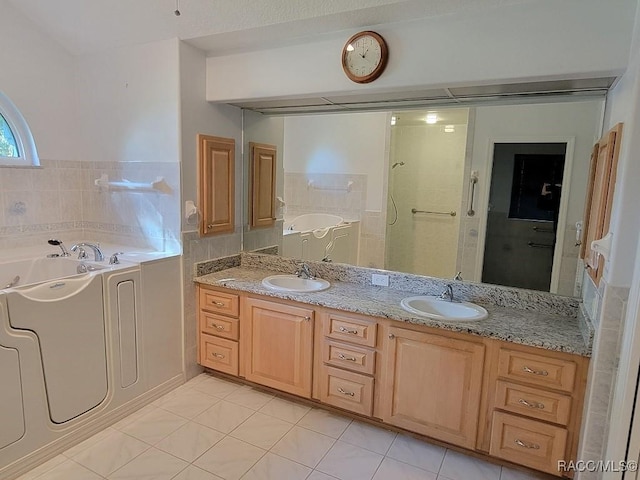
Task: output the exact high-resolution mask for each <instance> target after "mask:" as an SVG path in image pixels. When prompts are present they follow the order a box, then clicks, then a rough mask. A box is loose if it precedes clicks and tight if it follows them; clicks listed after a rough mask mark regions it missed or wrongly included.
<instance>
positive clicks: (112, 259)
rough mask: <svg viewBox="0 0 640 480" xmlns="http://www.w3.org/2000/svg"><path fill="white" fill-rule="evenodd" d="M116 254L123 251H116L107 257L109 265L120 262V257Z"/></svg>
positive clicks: (122, 253)
mask: <svg viewBox="0 0 640 480" xmlns="http://www.w3.org/2000/svg"><path fill="white" fill-rule="evenodd" d="M118 255H124V252H116V253H114V254H113V255H111V256H110V257H109V265H118V264H119V263H120V259H119V258H118Z"/></svg>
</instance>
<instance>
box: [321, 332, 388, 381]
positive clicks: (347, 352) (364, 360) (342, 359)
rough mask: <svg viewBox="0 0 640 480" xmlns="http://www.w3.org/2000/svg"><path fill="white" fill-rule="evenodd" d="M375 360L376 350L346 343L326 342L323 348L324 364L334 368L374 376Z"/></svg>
mask: <svg viewBox="0 0 640 480" xmlns="http://www.w3.org/2000/svg"><path fill="white" fill-rule="evenodd" d="M375 358H376V352H375V350H369V349H368V348H362V347H356V346H353V345H348V344H346V343H338V342H334V341H331V340H326V341H325V343H324V345H323V347H322V361H323V362H325V363H328V364H329V365H333V366H334V367H340V368H347V369H349V370H354V371H356V372H360V373H365V374H368V375H373V372H374V371H375V368H376V366H375Z"/></svg>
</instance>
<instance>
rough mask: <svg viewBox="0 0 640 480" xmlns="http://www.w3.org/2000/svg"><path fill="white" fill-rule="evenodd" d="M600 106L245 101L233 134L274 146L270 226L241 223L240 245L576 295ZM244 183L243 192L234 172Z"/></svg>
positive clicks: (570, 102) (590, 102)
mask: <svg viewBox="0 0 640 480" xmlns="http://www.w3.org/2000/svg"><path fill="white" fill-rule="evenodd" d="M603 106H604V99H603V98H590V99H585V98H583V99H571V98H566V99H562V100H561V101H556V102H553V103H526V104H525V103H522V104H509V105H478V106H474V107H468V108H451V107H447V108H430V109H422V110H401V111H395V110H394V111H383V110H381V111H376V112H359V113H331V114H316V115H296V116H284V117H278V116H264V115H261V114H259V113H256V112H252V111H245V112H244V138H245V143H247V145H248V142H262V143H269V144H273V145H277V147H278V169H277V174H276V175H277V185H276V192H277V193H276V195H277V197H279V199H280V200H282V203H281V202H277V204H279V209H278V211H277V218H278V219H279V221H277V222H276V223H275V226H274V227H273V228H268V229H255V228H254V229H250V228H249V227H248V226H245V232H244V238H243V245H244V249H245V250H256V249H259V248H263V247H268V246H271V245H278V251H279V253H281V254H282V255H286V256H291V257H295V258H299V259H303V260H325V261H333V262H342V263H350V264H354V265H359V266H364V267H375V268H383V269H387V270H394V271H401V272H407V273H415V274H420V275H429V276H435V277H443V278H453V277H455V276H456V275H459V276H460V277H462V278H463V279H464V280H468V281H476V282H486V283H493V284H499V285H508V286H515V287H521V288H530V289H535V290H541V291H549V292H552V293H557V294H561V295H568V296H574V295H577V294H578V293H579V288H580V285H579V284H578V282H579V281H580V280H581V278H582V276H581V271H580V267H579V262H578V252H579V248H578V246H577V243H578V239H579V237H580V231H579V226H577V223H578V222H580V221H581V220H582V216H583V211H584V200H585V190H586V184H587V176H588V170H589V161H590V152H591V148H592V146H593V143H594V142H595V140H596V139H597V138H598V134H599V130H600V125H601V122H602V115H603ZM247 145H245V147H246V146H247ZM247 150H248V149H247V148H245V149H244V151H245V152H247ZM245 157H247V155H245ZM245 163H246V164H247V165H248V158H245ZM246 171H247V170H246V169H245V172H246ZM245 176H246V175H245ZM244 188H245V192H246V193H247V194H246V195H244V198H245V201H247V200H248V198H249V196H248V192H249V185H248V179H245V187H244ZM245 211H247V208H245ZM245 223H246V222H245Z"/></svg>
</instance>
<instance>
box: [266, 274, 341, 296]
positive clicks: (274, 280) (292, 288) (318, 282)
mask: <svg viewBox="0 0 640 480" xmlns="http://www.w3.org/2000/svg"><path fill="white" fill-rule="evenodd" d="M262 285H264V286H265V287H267V288H270V289H271V290H277V291H279V292H319V291H321V290H326V289H327V288H329V287H330V286H331V284H330V283H329V282H327V281H326V280H323V279H322V278H314V279H311V278H300V277H298V276H297V275H271V276H269V277H266V278H264V279H263V280H262Z"/></svg>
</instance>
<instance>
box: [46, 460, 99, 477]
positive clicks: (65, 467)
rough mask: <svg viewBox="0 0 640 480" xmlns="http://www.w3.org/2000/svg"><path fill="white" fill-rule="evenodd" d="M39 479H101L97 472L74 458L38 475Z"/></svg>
mask: <svg viewBox="0 0 640 480" xmlns="http://www.w3.org/2000/svg"><path fill="white" fill-rule="evenodd" d="M37 478H38V479H39V480H101V479H102V477H101V476H100V475H98V474H97V473H95V472H92V471H91V470H89V469H87V468H85V467H83V466H82V465H79V464H77V463H76V462H74V461H73V460H66V461H65V462H62V463H61V464H59V465H56V466H55V467H53V468H52V469H50V470H48V471H46V472H44V473H43V474H42V475H40V476H39V477H37Z"/></svg>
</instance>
